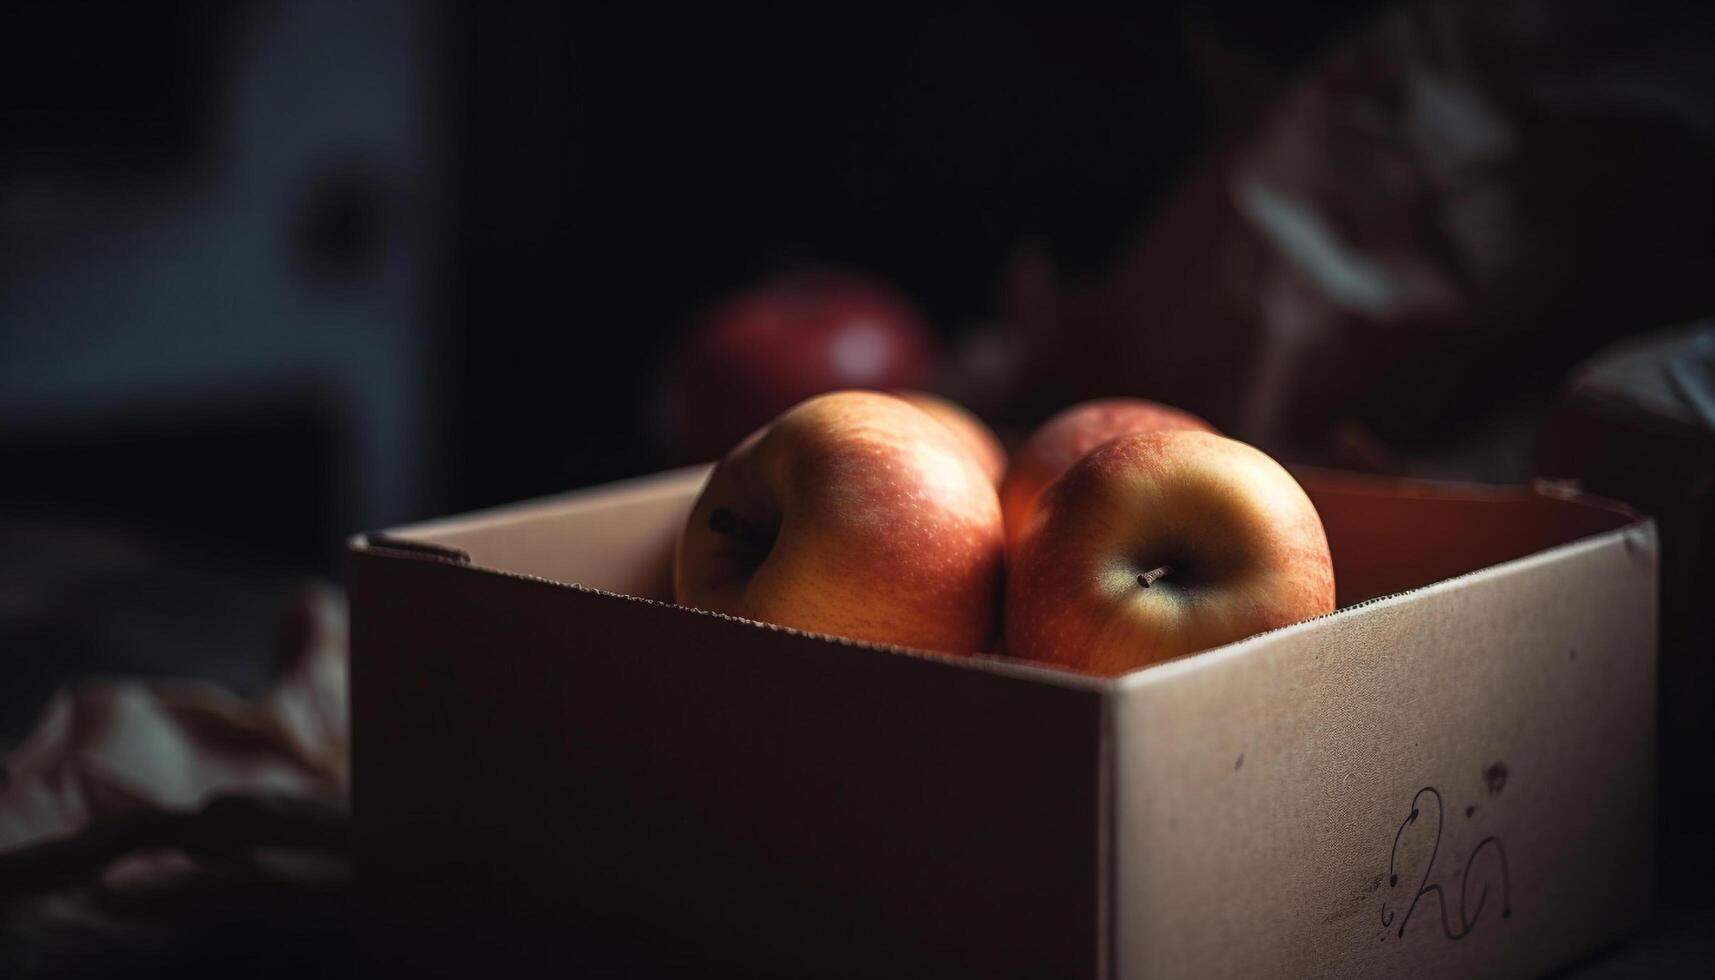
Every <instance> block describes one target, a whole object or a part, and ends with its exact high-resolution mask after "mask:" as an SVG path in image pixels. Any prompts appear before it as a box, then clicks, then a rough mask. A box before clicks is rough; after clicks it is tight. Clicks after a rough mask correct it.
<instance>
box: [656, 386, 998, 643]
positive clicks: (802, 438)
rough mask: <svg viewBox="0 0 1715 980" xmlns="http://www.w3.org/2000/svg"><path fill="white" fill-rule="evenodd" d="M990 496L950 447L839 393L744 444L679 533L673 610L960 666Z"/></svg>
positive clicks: (994, 507)
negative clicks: (944, 656) (923, 654)
mask: <svg viewBox="0 0 1715 980" xmlns="http://www.w3.org/2000/svg"><path fill="white" fill-rule="evenodd" d="M1004 547H1005V546H1004V543H1003V541H1002V530H1001V519H1000V501H999V500H998V499H997V498H996V497H995V491H994V484H993V483H992V482H991V481H990V480H989V478H988V476H987V475H986V474H984V473H983V471H982V470H981V469H980V467H979V465H978V463H977V461H976V459H975V458H974V457H972V455H971V454H970V452H969V451H968V450H967V449H966V448H965V446H964V445H963V444H962V443H961V442H960V440H959V437H958V436H957V435H956V434H955V433H954V432H953V431H952V430H951V429H949V428H947V427H946V426H945V425H943V424H942V423H940V422H937V421H935V420H934V419H933V418H931V417H930V416H929V415H928V414H926V413H924V412H923V411H921V410H919V409H917V408H914V407H912V406H911V405H909V404H907V403H906V402H904V401H901V400H900V399H898V398H895V397H893V396H891V395H885V394H881V393H879V392H868V391H842V392H835V393H832V394H827V395H822V396H820V397H817V398H813V399H811V400H809V401H807V402H804V403H803V404H800V405H798V406H797V407H795V408H793V409H792V410H790V411H788V412H787V413H786V414H784V415H782V416H781V417H780V418H779V419H777V420H776V421H774V422H773V423H771V424H770V425H768V426H767V427H766V428H764V429H761V430H759V431H757V432H755V433H753V434H752V435H751V436H750V438H748V439H746V440H744V442H743V443H742V444H740V445H739V447H738V448H737V449H735V450H733V451H732V453H730V454H729V455H728V456H727V457H726V458H725V459H723V460H721V462H720V464H719V465H718V466H716V467H715V469H714V472H713V473H712V474H711V475H710V476H709V480H708V483H707V484H705V485H704V487H703V491H702V493H701V495H700V496H698V498H697V502H696V504H695V505H694V506H693V507H692V509H691V514H690V517H689V519H688V520H687V522H686V524H685V530H684V533H683V534H682V535H681V536H680V539H679V544H678V548H677V550H676V552H675V554H674V560H673V596H674V599H675V601H677V602H679V603H680V604H682V605H687V606H695V607H697V608H699V609H707V610H711V611H713V612H722V613H727V614H730V615H734V616H744V617H747V618H749V619H755V620H759V621H761V622H765V623H775V624H778V625H781V626H791V627H795V628H797V629H802V630H810V631H814V632H818V633H829V634H833V635H836V636H846V637H851V638H853V639H859V640H870V641H873V642H876V643H892V644H898V645H901V646H909V647H917V648H920V649H925V650H939V651H943V652H947V653H975V652H977V651H980V650H983V649H986V648H988V646H989V645H990V643H991V641H992V640H993V638H994V632H995V627H996V625H997V623H998V619H999V616H998V612H999V605H1000V591H1001V574H1002V565H1003V564H1004V554H1003V552H1004Z"/></svg>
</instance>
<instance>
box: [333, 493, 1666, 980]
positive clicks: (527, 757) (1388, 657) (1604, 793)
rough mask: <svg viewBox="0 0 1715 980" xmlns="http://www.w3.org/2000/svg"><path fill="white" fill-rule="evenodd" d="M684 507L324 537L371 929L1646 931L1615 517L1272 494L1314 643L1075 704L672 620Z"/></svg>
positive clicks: (603, 497) (698, 962)
mask: <svg viewBox="0 0 1715 980" xmlns="http://www.w3.org/2000/svg"><path fill="white" fill-rule="evenodd" d="M705 473H706V471H705V470H703V469H696V470H686V471H678V472H672V473H667V474H664V475H660V476H657V477H652V478H648V479H644V480H639V481H635V482H631V483H625V484H619V485H615V486H612V487H606V488H600V489H595V490H590V491H585V492H580V493H576V494H572V495H569V496H564V497H560V498H555V499H550V500H545V501H540V502H534V503H526V504H521V505H517V506H513V507H508V508H503V509H500V510H496V511H491V512H487V513H483V514H478V515H474V516H469V517H461V518H452V519H448V520H441V521H436V522H432V523H428V524H423V525H419V526H416V527H410V528H405V529H400V530H394V531H391V532H388V533H386V534H377V535H369V536H366V537H360V538H358V539H356V540H355V541H354V542H353V545H352V568H351V589H352V600H353V607H352V636H353V662H352V699H353V700H352V704H353V729H354V756H353V764H354V792H355V795H354V817H355V822H356V833H357V854H358V867H359V875H360V881H361V882H362V885H363V887H364V889H365V893H366V894H367V895H369V897H370V899H371V900H372V902H373V905H372V909H373V910H374V911H375V912H376V915H377V916H378V917H379V918H378V921H392V922H395V923H397V922H405V921H411V922H424V921H431V920H433V919H434V918H435V916H436V915H437V914H438V915H440V916H441V917H442V919H443V920H452V919H457V918H458V917H459V916H462V915H467V914H481V913H486V914H487V915H488V916H489V917H490V918H491V919H494V920H505V921H510V922H516V923H533V924H536V925H541V926H545V927H546V929H547V931H548V932H549V933H550V934H559V935H563V936H565V937H567V938H566V939H565V941H564V943H563V944H561V945H560V946H559V947H558V949H559V952H561V953H562V954H563V956H564V958H565V959H566V961H567V962H568V963H569V964H572V965H576V964H578V963H579V962H580V957H582V956H584V955H586V952H587V951H588V950H589V949H590V948H592V947H591V946H590V944H592V943H593V944H596V945H598V946H599V945H603V944H606V947H607V948H608V949H610V950H612V949H618V950H621V951H624V950H627V949H630V950H636V951H640V952H641V951H645V950H647V951H648V955H649V956H653V957H656V958H657V959H656V962H657V963H670V964H675V965H677V966H678V967H694V968H695V969H697V970H699V971H707V970H718V969H732V970H737V971H742V972H744V973H746V974H752V975H779V976H830V975H851V976H876V975H886V976H900V975H937V976H969V977H1001V976H1018V977H1101V978H1108V977H1169V976H1187V977H1211V976H1287V975H1330V976H1354V977H1356V976H1376V975H1382V974H1389V975H1391V974H1400V975H1413V976H1431V975H1435V976H1460V977H1465V976H1494V977H1510V976H1528V975H1532V974H1535V973H1539V972H1541V971H1544V970H1547V969H1549V968H1552V967H1554V966H1556V965H1558V964H1562V963H1565V962H1567V961H1570V960H1572V959H1574V958H1576V957H1578V956H1579V955H1581V954H1584V953H1586V952H1588V951H1591V950H1593V949H1595V948H1597V947H1598V946H1600V945H1602V944H1604V943H1607V942H1610V941H1612V940H1614V939H1616V938H1618V937H1620V936H1622V935H1623V934H1625V933H1626V932H1627V931H1629V930H1631V929H1633V928H1634V927H1635V926H1637V925H1638V924H1639V923H1640V922H1641V920H1642V918H1643V917H1644V916H1645V915H1647V913H1648V909H1649V906H1650V901H1651V894H1652V867H1653V854H1652V837H1651V834H1652V788H1653V776H1654V773H1653V751H1654V741H1653V736H1654V705H1655V652H1656V565H1657V542H1656V537H1655V531H1654V526H1653V525H1652V524H1651V523H1649V522H1648V521H1642V520H1639V519H1638V518H1637V517H1636V516H1635V515H1633V514H1631V513H1629V512H1627V511H1625V510H1624V509H1623V508H1618V507H1615V506H1612V505H1607V504H1603V503H1601V502H1599V501H1593V500H1589V499H1584V498H1579V497H1576V496H1575V495H1572V494H1569V493H1561V492H1556V491H1555V489H1554V488H1551V487H1538V488H1534V489H1524V488H1512V489H1497V488H1476V487H1467V486H1448V485H1435V484H1423V483H1400V482H1392V481H1376V480H1369V479H1361V478H1356V477H1349V476H1343V475H1337V474H1328V473H1312V472H1306V473H1301V474H1300V476H1301V479H1302V480H1303V481H1304V483H1305V485H1306V488H1307V489H1308V490H1309V491H1310V493H1311V496H1312V498H1313V499H1314V501H1315V503H1316V505H1317V508H1318V509H1319V511H1320V512H1321V514H1322V517H1323V520H1324V523H1325V525H1326V527H1327V530H1328V535H1329V539H1330V542H1331V545H1332V548H1333V554H1334V559H1335V565H1336V574H1337V579H1338V582H1339V588H1340V606H1341V609H1340V611H1339V612H1337V613H1335V614H1333V615H1330V616H1326V617H1323V618H1320V619H1316V620H1312V621H1309V622H1305V623H1300V624H1298V625H1296V626H1292V627H1289V628H1287V629H1283V630H1278V631H1275V632H1272V633H1267V634H1263V635H1260V636H1255V637H1252V638H1250V639H1247V640H1244V641H1242V642H1239V643H1234V644H1231V645H1229V646H1226V647H1222V648H1219V649H1216V650H1210V651H1207V652H1204V653H1200V654H1196V655H1194V656H1190V657H1186V658H1182V659H1179V660H1176V661H1172V662H1169V663H1165V664H1160V665H1157V666H1154V667H1150V668H1147V669H1143V670H1139V671H1136V672H1134V673H1131V674H1128V675H1126V676H1123V677H1119V678H1113V679H1104V678H1096V677H1088V676H1082V675H1079V674H1076V673H1071V672H1068V671H1064V670H1058V669H1052V668H1046V667H1038V666H1033V665H1030V664H1026V663H1021V662H1017V661H1010V660H1005V659H1000V658H993V657H949V656H941V655H934V654H925V653H919V652H913V651H905V650H898V649H890V648H883V647H876V646H871V645H867V644H862V643H853V642H848V641H844V640H840V639H835V638H830V637H824V636H814V635H807V634H803V633H798V632H794V631H790V630H783V629H778V628H774V627H769V626H764V625H760V624H757V623H753V622H748V621H744V620H738V619H733V618H729V617H723V616H718V615H713V614H708V613H703V612H698V611H694V610H689V609H685V608H681V607H678V606H674V605H671V604H670V603H668V602H666V601H665V599H666V597H667V593H668V567H667V566H668V556H669V554H670V551H671V546H672V541H673V538H674V536H675V535H676V534H677V533H678V530H679V528H680V525H681V524H682V522H683V520H684V516H685V514H686V512H687V510H688V508H689V506H690V503H691V501H692V498H693V497H694V495H695V493H696V490H697V488H698V487H699V485H700V483H701V481H702V479H703V477H704V475H705ZM452 910H461V911H457V912H455V911H452ZM520 931H523V930H522V928H521V930H520ZM531 931H533V932H536V933H540V932H541V931H542V930H541V929H535V928H533V929H532V930H531ZM621 955H624V954H623V953H622V954H621Z"/></svg>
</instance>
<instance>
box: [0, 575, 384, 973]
mask: <svg viewBox="0 0 1715 980" xmlns="http://www.w3.org/2000/svg"><path fill="white" fill-rule="evenodd" d="M281 639H282V647H283V649H284V652H285V654H286V657H285V660H284V663H283V669H282V672H281V673H280V675H279V677H278V679H277V682H276V683H275V684H274V686H273V687H272V689H271V690H270V691H269V692H268V693H267V694H266V695H265V696H264V697H262V698H261V699H260V700H255V701H252V700H247V699H244V698H240V697H238V696H236V695H233V694H231V693H228V692H227V691H225V690H223V689H221V688H219V687H217V686H214V685H211V684H208V683H203V682H196V681H182V680H181V681H168V680H160V681H139V680H130V679H122V678H121V679H115V680H111V681H94V682H87V683H81V684H77V685H75V686H73V687H71V688H68V689H66V690H64V691H62V692H61V693H60V694H59V695H58V696H56V697H55V698H54V699H53V701H52V702H51V703H50V704H49V706H48V708H47V711H46V712H45V713H44V715H43V716H42V718H41V719H40V721H39V722H38V723H37V724H36V726H35V729H34V731H33V732H32V733H31V734H30V736H29V738H28V739H26V740H25V741H24V742H23V744H22V745H20V746H19V747H18V748H17V749H16V750H15V751H13V752H11V753H8V754H6V755H5V756H3V757H0V762H3V766H0V777H3V778H0V975H6V976H17V975H25V974H26V972H27V973H28V975H31V976H85V975H88V976H100V975H105V974H106V972H107V971H110V970H115V969H118V968H119V967H120V966H121V965H123V967H124V969H125V970H126V972H127V973H128V974H129V975H136V973H137V972H138V971H142V972H146V973H156V972H161V973H166V972H171V971H173V970H178V969H190V968H193V967H195V968H205V967H212V966H216V965H224V966H229V967H233V968H240V967H242V968H245V971H246V975H257V974H256V973H255V972H252V971H255V970H260V971H261V973H262V974H263V975H290V974H289V972H287V971H288V970H289V969H298V968H311V967H316V968H319V969H325V968H327V967H329V966H339V967H342V968H343V967H345V966H348V965H349V962H348V961H349V952H350V950H349V945H348V940H349V936H348V930H349V929H350V928H351V924H350V921H349V918H348V915H349V903H348V900H347V897H348V888H349V876H350V875H349V858H348V854H347V850H346V847H347V845H346V837H347V816H346V810H347V799H348V793H349V777H350V770H349V725H348V720H347V705H346V673H345V667H346V637H345V607H344V601H343V599H342V598H341V597H340V596H339V595H338V594H336V593H334V592H333V591H331V590H329V589H327V588H316V589H313V590H310V591H307V592H305V593H304V594H303V595H302V596H301V598H300V601H299V603H298V604H297V606H296V608H295V609H294V610H293V613H292V616H291V618H290V621H289V623H288V625H287V626H286V628H285V629H284V630H283V631H282V637H281ZM294 940H296V941H298V942H299V943H300V945H298V946H297V948H295V949H294V948H293V942H294Z"/></svg>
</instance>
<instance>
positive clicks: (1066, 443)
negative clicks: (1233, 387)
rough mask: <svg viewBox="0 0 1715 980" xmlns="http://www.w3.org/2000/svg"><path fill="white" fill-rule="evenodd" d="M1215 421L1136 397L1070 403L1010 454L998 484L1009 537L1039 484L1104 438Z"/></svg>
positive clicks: (1205, 428)
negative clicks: (1207, 420) (1010, 459)
mask: <svg viewBox="0 0 1715 980" xmlns="http://www.w3.org/2000/svg"><path fill="white" fill-rule="evenodd" d="M1170 429H1193V430H1196V431H1200V432H1214V431H1215V427H1214V426H1212V425H1210V424H1209V423H1207V422H1205V421H1203V420H1202V419H1200V418H1198V417H1197V416H1195V415H1192V414H1191V413H1189V412H1182V411H1180V410H1179V409H1177V408H1171V407H1169V406H1167V405H1162V404H1160V403H1159V402H1152V401H1146V400H1144V399H1141V398H1100V399H1097V400H1095V401H1088V402H1083V403H1080V404H1077V405H1073V406H1072V407H1071V408H1068V409H1066V410H1064V411H1062V412H1060V413H1059V414H1057V415H1055V416H1054V417H1053V418H1051V419H1049V420H1048V421H1046V422H1044V423H1042V425H1040V426H1038V427H1037V428H1036V431H1034V432H1032V433H1031V434H1030V438H1029V439H1026V440H1025V442H1024V445H1022V446H1020V447H1018V452H1016V453H1014V454H1013V457H1012V462H1011V465H1009V466H1008V467H1007V471H1006V477H1005V479H1004V480H1003V481H1002V482H1001V485H1000V506H1001V513H1002V514H1004V515H1005V517H1006V534H1007V540H1008V541H1009V542H1013V543H1016V542H1017V539H1018V532H1019V531H1020V530H1022V529H1023V527H1024V525H1025V523H1026V522H1027V521H1028V520H1029V519H1030V514H1031V511H1032V510H1033V509H1034V508H1035V506H1036V501H1037V498H1038V497H1040V496H1041V494H1042V491H1043V489H1045V488H1046V487H1047V486H1048V485H1049V484H1050V483H1053V482H1054V480H1055V479H1056V478H1057V477H1059V476H1060V474H1062V473H1064V472H1066V469H1067V468H1068V467H1070V466H1071V465H1072V464H1073V463H1076V462H1077V461H1078V460H1080V459H1083V458H1084V456H1085V455H1086V454H1088V453H1089V452H1090V450H1092V449H1094V448H1096V447H1097V446H1099V445H1101V444H1102V443H1104V442H1107V441H1108V440H1109V439H1114V438H1117V437H1119V436H1124V435H1130V434H1132V433H1134V432H1161V431H1166V430H1170Z"/></svg>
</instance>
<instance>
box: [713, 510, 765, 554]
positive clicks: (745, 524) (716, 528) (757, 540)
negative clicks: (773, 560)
mask: <svg viewBox="0 0 1715 980" xmlns="http://www.w3.org/2000/svg"><path fill="white" fill-rule="evenodd" d="M709 530H711V531H713V532H715V533H716V534H725V535H728V536H729V537H734V538H737V539H739V540H740V541H743V542H745V543H746V544H749V545H754V546H755V547H757V548H760V549H761V550H763V551H767V550H768V548H769V546H770V545H772V544H773V542H772V541H770V540H769V539H768V536H767V535H764V534H761V533H759V532H758V531H757V530H756V528H754V527H752V526H751V525H750V522H749V521H746V520H745V519H744V518H742V517H740V516H738V515H737V514H735V513H733V512H732V511H730V510H728V509H727V508H725V507H716V508H715V509H714V510H713V511H710V512H709Z"/></svg>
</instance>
